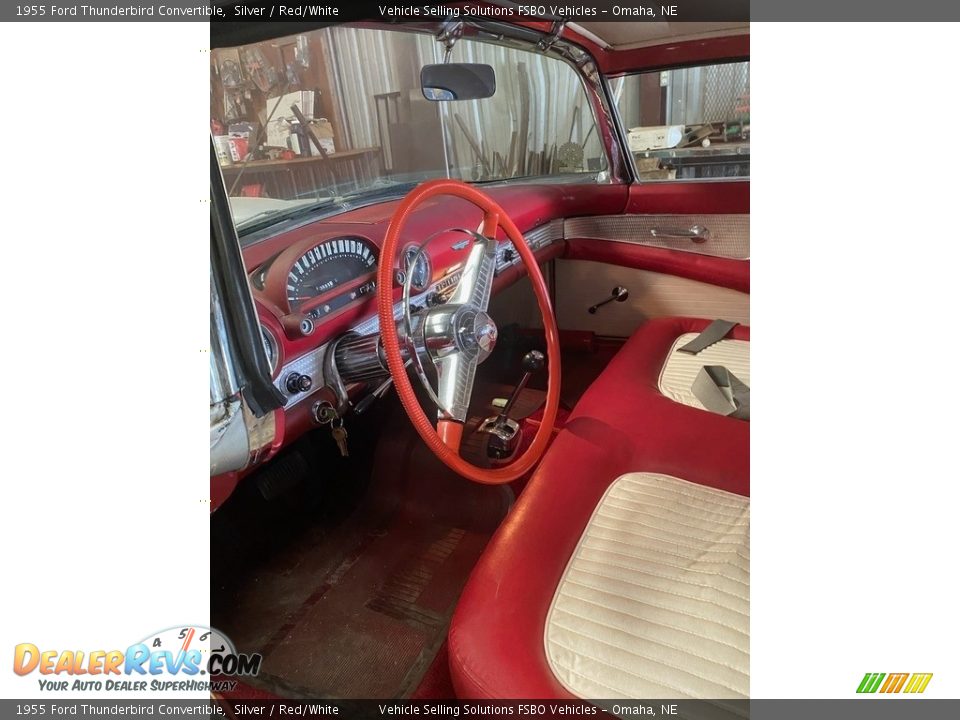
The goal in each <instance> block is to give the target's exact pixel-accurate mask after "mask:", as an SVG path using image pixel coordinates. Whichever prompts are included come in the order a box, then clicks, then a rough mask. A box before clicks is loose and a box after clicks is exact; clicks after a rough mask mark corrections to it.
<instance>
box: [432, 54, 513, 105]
mask: <svg viewBox="0 0 960 720" xmlns="http://www.w3.org/2000/svg"><path fill="white" fill-rule="evenodd" d="M420 88H421V89H422V90H423V96H424V97H425V98H426V99H427V100H480V99H482V98H488V97H490V96H492V95H493V94H494V93H495V92H496V91H497V78H496V75H495V74H494V72H493V68H492V67H491V66H490V65H481V64H478V63H444V64H443V65H424V66H423V69H421V70H420Z"/></svg>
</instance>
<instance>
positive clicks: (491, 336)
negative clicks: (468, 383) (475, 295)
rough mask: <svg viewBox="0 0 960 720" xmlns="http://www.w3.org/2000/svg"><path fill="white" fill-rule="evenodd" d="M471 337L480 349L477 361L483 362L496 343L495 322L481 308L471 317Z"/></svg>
mask: <svg viewBox="0 0 960 720" xmlns="http://www.w3.org/2000/svg"><path fill="white" fill-rule="evenodd" d="M473 338H474V342H475V343H476V346H477V349H478V350H479V351H480V354H479V357H478V358H477V360H478V362H483V361H484V360H486V359H487V357H489V355H490V353H492V352H493V348H494V347H496V344H497V324H496V323H495V322H494V321H493V318H491V317H490V316H489V315H487V314H486V313H485V312H483V311H482V310H481V311H479V312H477V314H476V315H475V316H474V318H473Z"/></svg>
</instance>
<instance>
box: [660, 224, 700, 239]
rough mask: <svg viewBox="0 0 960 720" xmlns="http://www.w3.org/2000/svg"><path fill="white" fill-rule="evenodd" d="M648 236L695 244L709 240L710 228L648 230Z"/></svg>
mask: <svg viewBox="0 0 960 720" xmlns="http://www.w3.org/2000/svg"><path fill="white" fill-rule="evenodd" d="M650 235H651V236H652V237H655V238H667V239H670V240H677V239H682V238H685V239H688V240H691V241H692V242H695V243H702V242H706V241H707V240H709V239H710V228H706V227H704V226H703V225H691V226H690V227H689V228H650Z"/></svg>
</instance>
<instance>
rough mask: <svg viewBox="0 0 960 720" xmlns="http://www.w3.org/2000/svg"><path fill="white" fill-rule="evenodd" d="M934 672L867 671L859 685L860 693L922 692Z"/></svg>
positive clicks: (858, 690)
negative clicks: (888, 672)
mask: <svg viewBox="0 0 960 720" xmlns="http://www.w3.org/2000/svg"><path fill="white" fill-rule="evenodd" d="M932 677H933V673H890V674H887V673H867V674H866V675H864V676H863V680H861V681H860V685H859V687H857V692H858V693H876V692H879V693H886V694H890V693H899V692H903V693H912V694H917V693H922V692H923V691H924V690H926V689H927V685H929V684H930V678H932Z"/></svg>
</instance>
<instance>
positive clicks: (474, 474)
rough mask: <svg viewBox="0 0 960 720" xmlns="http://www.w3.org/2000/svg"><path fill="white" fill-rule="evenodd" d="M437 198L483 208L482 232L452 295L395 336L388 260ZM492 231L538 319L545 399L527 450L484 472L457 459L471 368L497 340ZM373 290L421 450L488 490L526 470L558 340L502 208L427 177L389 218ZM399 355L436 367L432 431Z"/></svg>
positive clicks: (538, 440) (553, 410)
mask: <svg viewBox="0 0 960 720" xmlns="http://www.w3.org/2000/svg"><path fill="white" fill-rule="evenodd" d="M439 195H450V196H453V197H457V198H461V199H463V200H467V201H469V202H471V203H473V204H474V205H476V206H477V207H478V208H479V209H480V210H482V211H483V225H482V230H481V232H480V233H471V235H472V236H473V238H474V242H473V245H472V247H471V249H470V254H469V256H468V258H467V260H466V262H465V263H464V267H463V270H462V272H461V276H460V281H459V283H458V285H457V287H456V288H455V289H454V291H453V293H452V295H451V296H450V298H449V299H448V300H447V302H445V303H443V304H442V305H438V306H435V307H432V308H430V309H428V310H424V311H422V312H421V313H418V314H417V315H416V316H414V322H413V323H412V327H411V328H408V330H409V336H408V337H403V338H401V337H400V333H399V332H398V330H397V324H396V320H395V317H394V301H393V292H392V287H393V258H394V257H395V256H396V254H397V248H398V247H399V246H400V237H401V235H402V234H403V228H404V225H405V224H406V222H407V218H409V217H410V214H411V213H412V212H413V211H414V210H415V209H416V208H417V207H418V206H419V205H420V204H421V203H423V202H424V201H426V200H428V199H430V198H433V197H437V196H439ZM497 228H502V229H503V231H504V232H505V233H506V235H507V237H508V238H509V239H510V242H512V243H513V246H514V248H515V249H516V251H517V253H518V254H519V255H520V258H521V260H522V261H523V265H524V267H525V268H526V269H527V273H528V274H529V275H530V280H531V282H532V283H533V290H534V293H535V294H536V296H537V305H538V306H539V308H540V314H541V315H542V316H543V327H544V330H545V333H546V339H547V401H546V406H545V408H544V412H543V422H542V423H540V427H539V428H538V430H537V434H536V436H535V437H534V439H533V442H532V443H531V444H530V446H529V447H528V448H527V449H526V450H525V451H524V452H523V454H521V455H520V456H519V457H518V458H516V459H515V460H514V461H513V462H511V463H509V464H508V465H504V466H501V467H497V468H489V469H488V468H481V467H477V466H476V465H473V464H472V463H469V462H467V461H466V460H464V459H463V457H461V455H460V439H461V437H462V435H463V424H464V422H465V421H466V416H467V409H468V407H469V405H470V396H471V394H472V391H473V379H474V374H475V372H476V368H477V365H478V364H479V363H481V362H483V360H485V359H486V357H487V356H488V355H489V354H490V351H491V350H493V345H494V344H495V343H496V337H497V329H496V325H495V324H494V323H493V320H492V319H491V318H490V317H489V316H488V315H487V306H488V304H489V301H490V292H491V289H492V286H493V278H494V275H495V272H496V256H497V252H496V250H497V240H496V237H497ZM377 288H378V295H377V311H378V313H379V316H380V333H381V337H382V343H383V354H384V356H385V358H386V361H387V367H388V368H389V370H390V375H391V376H392V377H393V382H394V385H395V386H396V388H397V394H398V395H399V396H400V402H401V403H403V407H404V409H405V410H406V411H407V415H408V416H409V417H410V421H411V422H412V423H413V426H414V428H416V430H417V433H418V434H419V435H420V437H421V438H423V441H424V442H425V443H426V444H427V447H429V448H430V449H431V450H432V451H433V452H434V453H435V454H436V456H437V457H438V458H439V459H440V460H441V461H442V462H443V463H444V464H445V465H447V467H449V468H450V469H452V470H454V471H455V472H457V473H459V474H460V475H462V476H463V477H466V478H469V479H470V480H473V481H475V482H479V483H485V484H488V485H497V484H501V483H507V482H511V481H513V480H516V479H517V478H519V477H521V476H522V475H523V474H524V473H526V472H528V471H529V470H530V469H532V468H533V466H534V465H536V463H537V461H538V460H539V459H540V457H541V456H542V455H543V453H544V451H545V450H546V449H547V444H548V443H549V441H550V435H551V433H552V432H553V424H554V421H555V420H556V418H557V409H558V408H559V406H560V340H559V335H558V332H557V322H556V319H555V318H554V316H553V308H552V307H551V306H550V296H549V294H548V292H547V284H546V282H545V281H544V279H543V274H542V273H541V272H540V267H539V265H537V260H536V258H535V257H534V255H533V251H532V250H530V248H529V247H528V246H527V244H526V242H524V240H523V235H522V234H521V233H520V231H519V230H518V229H517V226H516V225H514V223H513V221H512V220H511V219H510V218H509V217H508V216H507V214H506V213H505V212H504V211H503V209H502V208H501V207H500V206H499V205H497V204H496V203H495V202H494V201H493V200H491V199H490V198H489V197H487V196H486V195H485V194H484V193H482V192H480V191H479V190H477V189H476V188H474V187H471V186H470V185H467V184H466V183H462V182H460V181H458V180H431V181H429V182H425V183H423V184H421V185H418V186H417V187H416V188H414V189H413V190H412V191H411V192H410V194H409V195H407V196H406V197H405V198H404V199H403V202H401V203H400V205H399V207H398V208H397V210H396V212H395V213H394V214H393V218H392V219H391V220H390V226H389V227H388V228H387V235H386V238H385V239H384V242H383V248H382V249H381V253H380V264H379V268H378V270H377ZM408 311H409V308H404V312H405V313H408ZM404 352H406V354H407V357H408V358H412V359H413V360H414V361H415V362H417V363H419V362H421V358H428V359H429V360H430V361H432V362H433V364H434V366H435V368H436V371H437V385H438V391H437V392H436V393H435V392H434V391H433V390H432V388H430V387H429V385H427V389H428V390H429V392H430V395H431V397H433V398H434V401H435V402H436V403H437V410H438V414H437V427H436V429H434V427H433V423H432V422H431V421H430V420H429V419H428V418H427V415H426V414H425V413H424V411H423V408H421V407H420V403H419V401H418V400H417V396H416V395H415V394H414V391H413V387H412V385H411V384H410V379H409V377H408V376H407V371H406V362H407V359H405V358H404ZM414 356H415V357H414ZM421 379H423V378H421Z"/></svg>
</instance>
